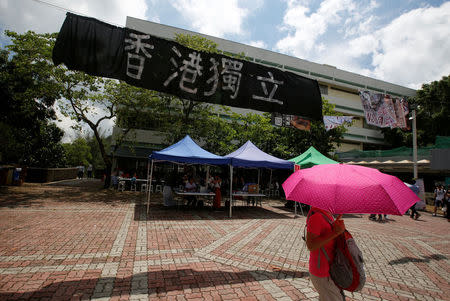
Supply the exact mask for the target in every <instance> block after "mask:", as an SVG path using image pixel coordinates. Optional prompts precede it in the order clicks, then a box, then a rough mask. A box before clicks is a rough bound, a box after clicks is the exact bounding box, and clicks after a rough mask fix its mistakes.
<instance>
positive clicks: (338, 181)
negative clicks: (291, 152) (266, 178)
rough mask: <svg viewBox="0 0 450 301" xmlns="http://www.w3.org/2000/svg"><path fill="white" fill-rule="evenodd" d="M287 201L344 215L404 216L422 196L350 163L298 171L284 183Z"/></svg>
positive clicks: (375, 171)
mask: <svg viewBox="0 0 450 301" xmlns="http://www.w3.org/2000/svg"><path fill="white" fill-rule="evenodd" d="M283 189H284V192H285V194H286V199H287V200H293V201H296V202H301V203H304V204H308V205H311V206H314V207H317V208H321V209H324V210H327V211H330V212H331V213H333V214H343V213H378V214H395V215H402V214H404V213H405V212H406V210H408V209H409V208H410V207H411V206H412V205H414V204H415V203H416V202H418V201H420V199H419V197H417V195H416V194H415V193H414V192H413V191H412V190H411V189H409V188H408V187H407V186H406V185H405V184H404V183H403V182H402V181H401V180H400V179H398V178H397V177H394V176H391V175H388V174H384V173H382V172H380V171H378V170H377V169H374V168H369V167H363V166H358V165H348V164H324V165H316V166H314V167H311V168H308V169H302V170H298V171H296V172H295V173H293V174H292V175H291V176H290V177H289V178H288V179H287V180H286V181H285V182H284V183H283Z"/></svg>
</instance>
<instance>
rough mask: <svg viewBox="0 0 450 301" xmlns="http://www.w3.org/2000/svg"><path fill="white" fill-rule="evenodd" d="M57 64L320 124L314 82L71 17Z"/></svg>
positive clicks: (57, 47) (56, 49) (63, 30)
mask: <svg viewBox="0 0 450 301" xmlns="http://www.w3.org/2000/svg"><path fill="white" fill-rule="evenodd" d="M53 62H54V63H55V64H56V65H57V64H60V63H64V64H65V65H66V66H67V67H68V68H69V69H72V70H79V71H84V72H86V73H88V74H90V75H96V76H104V77H110V78H115V79H120V80H124V81H126V82H127V83H129V84H131V85H134V86H138V87H143V88H147V89H151V90H155V91H159V92H164V93H168V94H172V95H175V96H178V97H180V98H184V99H190V100H194V101H201V102H208V103H214V104H221V105H227V106H234V107H241V108H249V109H254V110H259V111H265V112H278V113H281V114H295V115H301V116H304V117H306V118H308V119H312V120H322V99H321V96H320V91H319V85H318V83H317V81H315V80H312V79H308V78H305V77H302V76H299V75H297V74H294V73H292V72H286V71H282V70H279V69H276V68H272V67H266V66H263V65H260V64H255V63H252V62H249V61H245V60H241V59H236V58H232V57H228V56H225V55H221V54H211V53H206V52H202V51H195V50H193V49H190V48H187V47H185V46H183V45H180V44H178V43H176V42H173V41H168V40H165V39H162V38H159V37H156V36H153V35H151V34H145V33H142V32H138V31H135V30H132V29H129V28H120V27H116V26H113V25H110V24H107V23H104V22H100V21H98V20H96V19H92V18H88V17H82V16H78V15H75V14H71V13H67V16H66V20H65V21H64V24H63V26H62V28H61V30H60V32H59V34H58V38H57V40H56V44H55V47H54V49H53Z"/></svg>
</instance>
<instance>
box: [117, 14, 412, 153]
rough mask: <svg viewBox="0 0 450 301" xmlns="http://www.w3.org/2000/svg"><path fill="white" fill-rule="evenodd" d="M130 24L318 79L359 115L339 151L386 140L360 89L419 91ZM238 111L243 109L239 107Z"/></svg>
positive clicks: (333, 98)
mask: <svg viewBox="0 0 450 301" xmlns="http://www.w3.org/2000/svg"><path fill="white" fill-rule="evenodd" d="M126 26H127V27H128V28H131V29H135V30H138V31H141V32H144V33H148V34H150V35H155V36H158V37H161V38H165V39H168V40H173V39H175V36H176V34H188V35H200V36H202V37H205V38H206V39H208V40H211V41H214V42H215V43H217V45H218V49H219V50H221V51H223V52H224V53H225V54H233V55H237V54H242V53H244V55H245V57H246V59H247V60H249V61H252V62H255V63H259V64H263V65H267V66H270V67H276V68H280V69H282V70H286V71H289V72H293V73H296V74H299V75H301V76H304V77H308V78H311V79H315V80H317V81H318V82H319V86H320V90H321V91H320V92H321V94H322V96H323V97H324V98H325V99H327V100H328V101H329V102H330V103H332V104H334V105H335V106H336V111H338V112H341V113H343V114H344V115H349V116H354V117H355V118H354V120H355V121H354V123H353V125H352V126H350V127H348V131H347V133H345V134H344V141H343V143H342V144H341V146H340V147H339V148H338V151H348V150H352V149H358V150H363V149H365V148H367V147H368V148H370V146H375V147H376V146H377V145H378V146H381V145H384V143H385V142H384V137H383V134H382V133H381V131H380V130H379V128H376V127H373V126H370V125H367V124H366V123H365V118H364V111H363V108H362V104H361V100H360V97H359V94H358V92H359V91H360V90H370V91H374V92H380V93H385V94H390V95H393V96H397V97H413V96H415V94H416V91H415V90H413V89H410V88H406V87H403V86H400V85H396V84H392V83H388V82H385V81H381V80H377V79H374V78H370V77H367V76H363V75H359V74H356V73H352V72H348V71H344V70H340V69H337V68H336V67H334V66H330V65H326V64H317V63H313V62H309V61H306V60H302V59H299V58H296V57H292V56H288V55H285V54H280V53H276V52H273V51H269V50H265V49H261V48H257V47H253V46H249V45H244V44H241V43H237V42H232V41H229V40H225V39H221V38H217V37H213V36H208V35H204V34H199V33H197V32H193V31H189V30H184V29H180V28H176V27H172V26H167V25H162V24H158V23H154V22H150V21H145V20H141V19H136V18H133V17H127V21H126ZM236 110H237V111H238V112H241V111H240V110H239V109H236Z"/></svg>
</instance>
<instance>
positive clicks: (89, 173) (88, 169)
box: [87, 164, 93, 179]
mask: <svg viewBox="0 0 450 301" xmlns="http://www.w3.org/2000/svg"><path fill="white" fill-rule="evenodd" d="M92 169H93V167H92V164H89V166H88V168H87V177H88V178H89V179H91V178H92Z"/></svg>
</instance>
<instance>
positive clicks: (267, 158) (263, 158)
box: [224, 140, 294, 169]
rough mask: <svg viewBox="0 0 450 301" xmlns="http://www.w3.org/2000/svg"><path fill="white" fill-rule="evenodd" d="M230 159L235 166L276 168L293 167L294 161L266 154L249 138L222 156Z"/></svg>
mask: <svg viewBox="0 0 450 301" xmlns="http://www.w3.org/2000/svg"><path fill="white" fill-rule="evenodd" d="M224 157H225V158H230V159H231V165H233V166H237V167H266V168H277V169H284V168H285V169H293V168H294V162H290V161H287V160H283V159H280V158H277V157H274V156H271V155H269V154H266V153H265V152H263V151H262V150H260V149H259V148H257V147H256V146H255V145H254V144H253V143H252V142H251V141H250V140H249V141H247V142H246V143H245V144H244V145H242V146H241V147H240V148H239V149H238V150H236V151H234V152H232V153H231V154H228V155H226V156H224Z"/></svg>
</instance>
